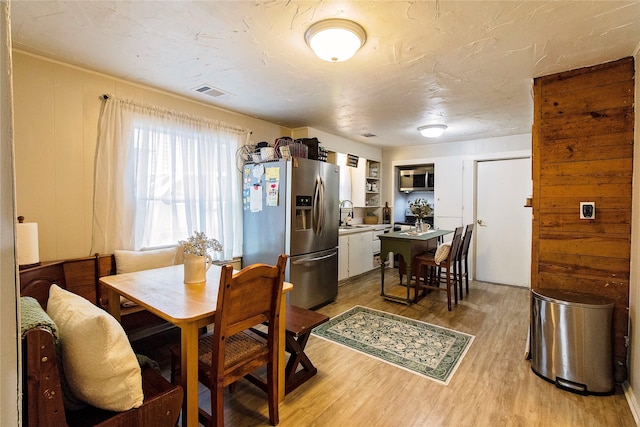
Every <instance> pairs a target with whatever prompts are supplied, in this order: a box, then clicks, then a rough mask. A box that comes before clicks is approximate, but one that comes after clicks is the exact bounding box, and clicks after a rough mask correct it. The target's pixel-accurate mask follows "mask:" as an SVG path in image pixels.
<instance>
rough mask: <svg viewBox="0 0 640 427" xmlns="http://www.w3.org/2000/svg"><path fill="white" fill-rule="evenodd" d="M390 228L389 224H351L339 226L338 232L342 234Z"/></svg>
mask: <svg viewBox="0 0 640 427" xmlns="http://www.w3.org/2000/svg"><path fill="white" fill-rule="evenodd" d="M391 228H392V225H391V224H353V225H351V226H347V227H345V226H343V227H340V228H339V229H338V234H339V235H340V236H342V235H344V234H355V233H364V232H365V231H381V230H387V229H391Z"/></svg>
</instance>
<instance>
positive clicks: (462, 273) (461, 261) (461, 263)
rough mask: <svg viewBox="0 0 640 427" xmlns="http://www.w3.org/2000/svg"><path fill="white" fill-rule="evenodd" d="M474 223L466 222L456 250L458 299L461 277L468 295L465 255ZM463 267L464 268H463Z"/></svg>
mask: <svg viewBox="0 0 640 427" xmlns="http://www.w3.org/2000/svg"><path fill="white" fill-rule="evenodd" d="M473 227H474V224H473V223H471V224H467V228H466V229H465V231H464V237H463V239H462V244H461V245H460V251H458V259H457V260H456V263H457V265H456V270H457V271H456V273H457V275H456V280H457V282H458V284H459V285H460V299H461V300H462V279H464V283H465V287H466V290H467V295H469V264H468V261H467V257H468V255H469V246H470V245H471V235H472V234H473ZM463 267H464V268H463Z"/></svg>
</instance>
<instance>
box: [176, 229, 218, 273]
mask: <svg viewBox="0 0 640 427" xmlns="http://www.w3.org/2000/svg"><path fill="white" fill-rule="evenodd" d="M178 244H179V245H180V247H181V248H182V252H183V254H184V283H186V284H198V283H205V282H206V281H207V271H208V270H209V268H211V265H213V258H212V257H211V255H209V251H215V252H222V245H221V244H220V242H218V241H217V240H216V239H209V238H208V237H207V236H206V234H204V232H202V231H196V232H194V233H193V236H190V237H189V238H188V239H187V240H180V241H179V242H178Z"/></svg>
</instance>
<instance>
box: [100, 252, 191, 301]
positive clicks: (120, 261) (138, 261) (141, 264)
mask: <svg viewBox="0 0 640 427" xmlns="http://www.w3.org/2000/svg"><path fill="white" fill-rule="evenodd" d="M113 255H114V257H115V258H116V273H117V274H123V273H133V272H134V271H142V270H151V269H152V268H161V267H168V266H170V265H175V264H182V261H181V258H182V251H178V247H177V246H176V247H171V248H163V249H153V250H148V251H125V250H115V251H113ZM179 258H180V259H179ZM120 304H121V305H122V306H123V307H131V306H134V305H136V303H134V302H133V301H129V300H128V299H126V298H124V297H120Z"/></svg>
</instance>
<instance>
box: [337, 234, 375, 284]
mask: <svg viewBox="0 0 640 427" xmlns="http://www.w3.org/2000/svg"><path fill="white" fill-rule="evenodd" d="M372 253H373V232H371V231H365V232H362V233H353V234H348V235H344V236H340V237H339V238H338V280H344V279H348V278H349V277H353V276H357V275H358V274H362V273H364V272H367V271H370V270H371V269H373V256H372Z"/></svg>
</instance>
